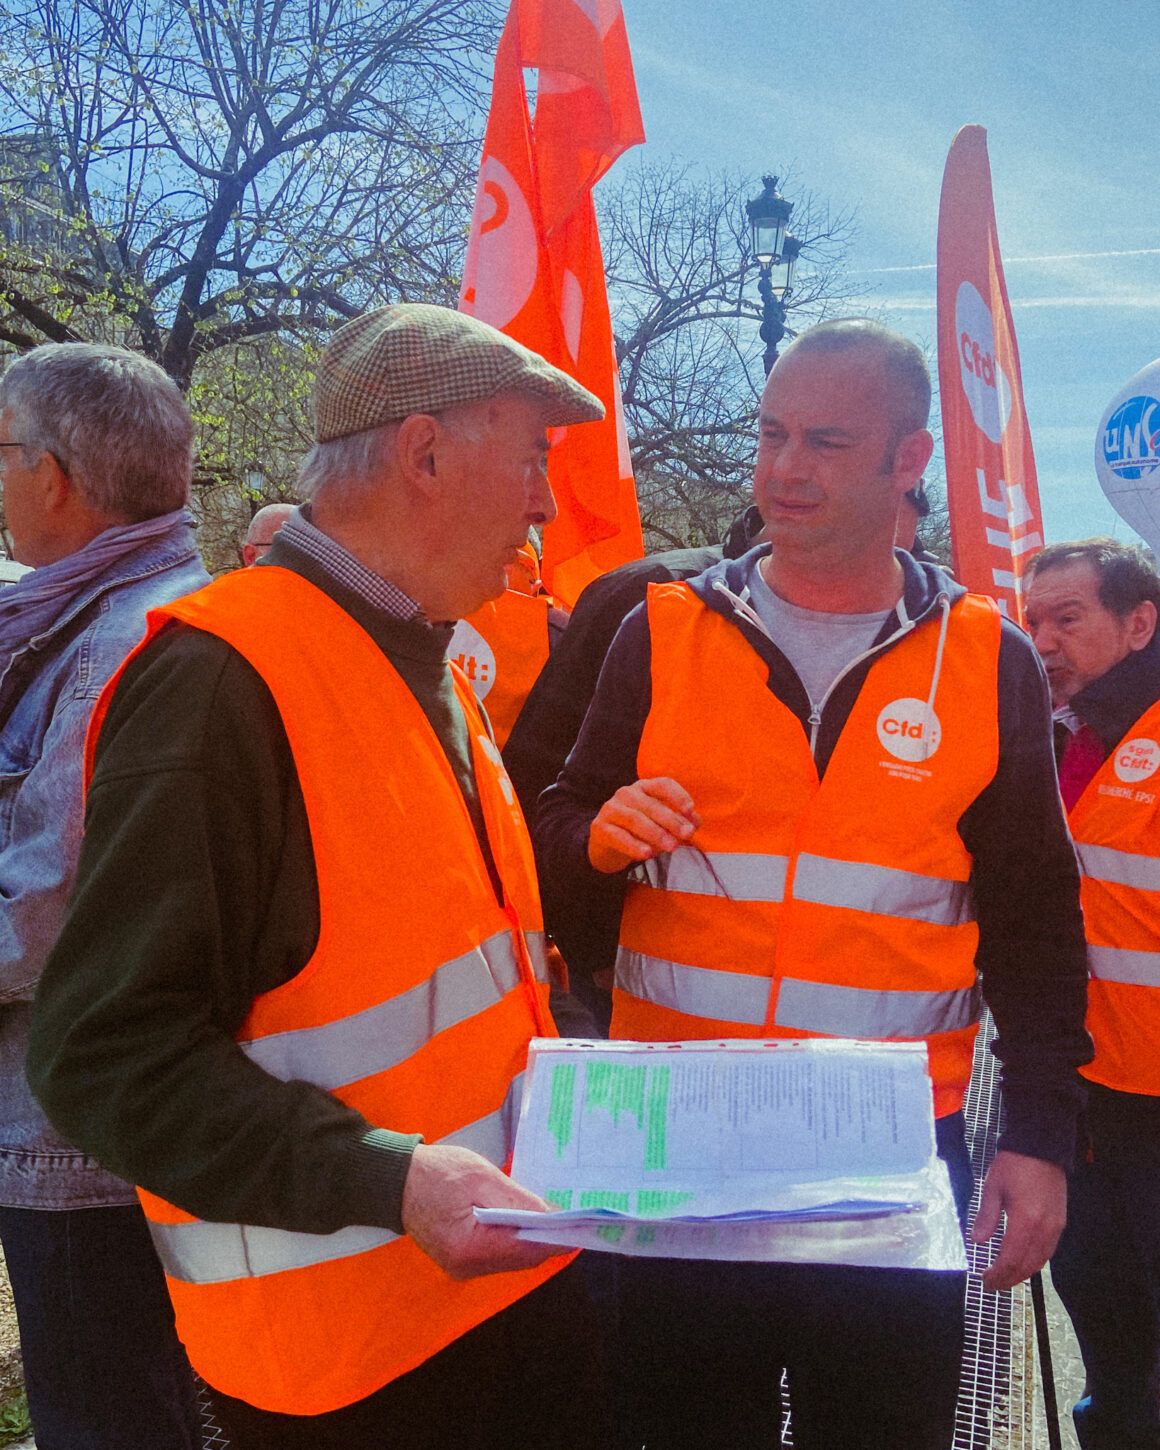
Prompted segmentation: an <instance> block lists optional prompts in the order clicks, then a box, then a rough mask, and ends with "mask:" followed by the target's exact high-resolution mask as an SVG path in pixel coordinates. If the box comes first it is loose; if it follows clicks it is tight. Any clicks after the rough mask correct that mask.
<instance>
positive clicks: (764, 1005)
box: [616, 947, 771, 1027]
mask: <svg viewBox="0 0 1160 1450" xmlns="http://www.w3.org/2000/svg"><path fill="white" fill-rule="evenodd" d="M616 985H617V986H618V987H619V988H620V990H621V991H622V992H627V993H628V994H629V996H631V997H639V998H640V999H641V1001H642V1002H654V1003H656V1005H657V1006H658V1007H669V1008H671V1009H672V1010H673V1011H674V1012H684V1013H686V1014H687V1015H688V1016H690V1017H712V1018H715V1019H716V1020H717V1021H718V1022H736V1023H739V1024H743V1025H744V1026H746V1027H760V1026H762V1024H763V1023H764V1022H765V1014H766V1012H767V1011H768V1010H769V991H770V985H771V984H770V980H769V978H768V977H750V976H746V975H744V974H743V973H741V972H715V971H711V970H709V969H708V968H706V967H688V966H685V965H684V964H683V963H681V962H667V961H665V960H664V959H663V958H661V957H650V956H646V955H645V954H644V953H643V952H632V951H629V950H628V948H627V947H621V948H620V949H619V950H618V951H617V953H616Z"/></svg>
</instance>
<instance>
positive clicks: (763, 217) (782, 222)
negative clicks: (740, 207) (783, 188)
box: [745, 176, 801, 377]
mask: <svg viewBox="0 0 1160 1450" xmlns="http://www.w3.org/2000/svg"><path fill="white" fill-rule="evenodd" d="M761 180H762V183H763V184H764V190H763V191H762V193H761V195H760V196H755V197H754V198H753V200H752V201H747V202H746V203H745V210H746V213H747V214H748V216H749V226H750V229H751V231H752V234H753V255H754V256H755V257H756V258H757V262H758V265H759V266H760V268H761V272H760V274H759V276H758V279H757V290H758V291H759V292H760V293H761V340H762V342H764V343H765V354H764V356H763V357H762V359H761V364H762V367H764V369H765V375H766V377H768V376H769V370H770V368H771V367H773V365H774V363H775V362H776V361H777V345H778V343H779V342H780V341H781V340H782V338H783V337H784V336H785V299H786V298H787V297H788V296H789V293H790V288H791V287H792V286H793V273H794V263H795V262H796V261H797V259H798V253H799V252H800V251H801V243H800V242H799V241H798V240H797V238H796V237H791V236H790V235H789V233H788V232H787V230H786V228H787V227H788V225H789V218H790V213H791V212H792V211H793V202H792V201H786V199H785V197H784V196H782V195H781V194H780V193H779V192H778V189H777V177H776V176H763V177H762V178H761Z"/></svg>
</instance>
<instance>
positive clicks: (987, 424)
mask: <svg viewBox="0 0 1160 1450" xmlns="http://www.w3.org/2000/svg"><path fill="white" fill-rule="evenodd" d="M955 331H956V333H957V334H958V341H959V375H960V377H961V378H962V383H963V392H964V393H965V395H966V399H967V402H968V403H969V404H970V409H971V416H972V417H973V418H974V420H975V424H976V426H977V427H978V429H979V431H980V433H982V434H983V436H984V437H985V438H986V439H987V440H988V441H989V442H991V443H994V444H1001V443H1002V441H1003V434H1004V432H1005V431H1006V429H1007V424H1008V423H1009V422H1010V421H1011V412H1012V406H1011V403H1012V391H1011V381H1010V379H1009V378H1008V377H1007V374H1006V373H1005V372H1004V371H1003V369H1002V367H1000V365H999V360H998V358H997V357H996V356H995V322H994V318H993V317H992V316H991V309H990V308H989V307H988V306H987V304H986V303H985V302H984V301H983V298H982V295H981V293H980V292H979V290H978V288H976V287H975V286H974V285H973V284H972V283H970V282H963V283H961V284H960V285H959V290H958V292H957V293H956V295H955ZM975 481H976V483H977V484H978V488H979V504H980V506H981V508H982V510H983V513H984V514H985V515H987V517H989V518H993V519H997V520H999V521H1000V523H1001V527H998V528H993V527H990V526H988V527H987V529H986V535H987V543H988V544H990V545H991V546H992V547H993V548H996V549H1002V550H1003V552H1004V554H1005V556H1006V558H1005V560H1004V562H1005V563H1006V562H1008V561H1011V560H1014V559H1018V558H1019V557H1020V556H1021V555H1023V554H1028V553H1031V552H1032V551H1033V550H1035V549H1040V548H1042V547H1043V536H1042V534H1040V533H1039V532H1038V531H1036V532H1035V533H1031V534H1025V535H1024V536H1023V537H1022V538H1018V537H1016V535H1017V534H1018V531H1019V530H1020V529H1021V528H1023V527H1024V526H1025V525H1026V524H1029V523H1032V522H1033V521H1034V519H1035V511H1034V510H1033V509H1032V508H1031V507H1030V506H1029V505H1028V502H1027V495H1026V491H1025V489H1024V485H1023V484H1022V483H1007V482H1006V481H1005V480H1004V479H1002V478H997V479H996V480H995V492H994V493H992V491H991V487H990V486H989V484H988V480H987V473H986V470H985V469H983V468H979V467H976V468H975ZM991 577H992V579H993V580H994V582H995V584H996V585H998V586H999V588H1001V589H1012V590H1015V591H1016V593H1018V590H1019V581H1018V580H1017V579H1016V577H1015V571H1014V570H1013V569H1011V568H1001V569H992V570H991ZM1000 608H1001V609H1003V610H1004V612H1006V601H1003V602H1001V603H1000Z"/></svg>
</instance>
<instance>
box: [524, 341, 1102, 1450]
mask: <svg viewBox="0 0 1160 1450" xmlns="http://www.w3.org/2000/svg"><path fill="white" fill-rule="evenodd" d="M929 405H930V380H929V377H928V375H927V371H926V365H925V362H924V361H923V358H922V355H921V353H920V352H919V351H918V349H917V348H915V347H914V346H913V344H911V343H909V342H907V341H906V340H905V339H903V338H901V337H899V336H897V335H896V334H894V333H891V332H889V331H887V330H886V329H884V328H881V327H879V326H878V325H877V324H874V323H871V322H867V321H864V320H860V319H848V320H843V321H836V322H832V323H826V324H822V325H821V326H819V327H817V328H814V329H812V330H811V331H809V332H807V333H805V334H803V335H802V337H800V338H799V339H798V340H797V341H796V342H795V343H793V345H792V346H790V347H789V348H787V349H786V351H785V352H784V353H783V354H782V356H781V358H780V359H779V361H778V362H777V364H776V365H775V367H774V368H773V370H772V372H771V374H770V376H769V380H768V383H767V386H766V390H765V393H764V396H763V399H762V403H761V411H760V430H761V431H760V442H759V446H758V456H757V465H756V470H755V474H754V491H755V495H756V498H757V502H758V505H759V506H760V508H761V512H762V515H763V517H764V519H765V522H766V527H767V530H768V537H769V540H770V543H769V544H768V545H762V546H759V547H758V548H756V549H753V550H752V551H750V552H749V553H748V554H746V555H744V556H743V557H742V558H740V559H737V560H726V561H724V562H723V563H722V564H720V565H716V566H714V567H713V568H711V569H709V570H708V571H707V572H706V573H705V574H702V575H700V576H699V577H698V578H695V579H692V580H689V581H687V582H684V583H681V582H675V583H671V584H661V585H656V586H653V587H652V588H651V589H650V591H649V596H648V599H647V601H646V604H645V605H644V606H643V607H642V608H641V609H638V610H637V611H635V612H634V613H633V614H630V615H629V617H628V619H627V620H626V621H625V623H624V625H623V626H622V628H621V630H620V633H619V634H618V636H617V639H616V641H615V642H614V644H613V646H612V649H611V650H610V652H609V655H608V658H607V660H606V662H605V665H604V669H603V672H602V674H601V677H600V683H599V685H598V687H597V691H596V695H595V697H594V699H593V703H592V706H591V708H590V710H589V713H588V716H587V719H586V720H585V723H584V727H583V729H582V731H581V734H580V738H579V740H578V741H577V744H576V747H575V749H574V750H573V752H572V754H571V755H570V757H569V760H568V763H567V765H566V766H565V768H564V771H563V773H562V775H561V777H560V780H559V782H558V784H557V785H556V786H555V787H553V788H552V789H551V790H549V791H547V792H546V793H545V795H544V796H543V798H542V799H541V802H540V809H539V814H538V818H537V826H536V832H537V853H538V857H539V861H540V867H541V873H542V875H543V876H544V878H545V880H550V881H551V883H552V890H553V892H559V891H562V890H565V889H568V888H569V887H570V888H571V889H572V890H573V891H574V893H575V897H576V900H577V903H578V909H586V910H588V911H589V912H590V913H591V915H592V918H593V920H594V921H595V920H597V919H598V918H600V917H601V916H602V915H603V917H604V918H605V919H607V918H608V917H609V916H612V917H613V919H616V918H619V928H620V935H619V948H618V951H617V955H616V964H615V980H614V990H613V1018H612V1035H613V1036H614V1037H627V1038H649V1039H685V1038H702V1039H704V1038H710V1039H712V1038H721V1037H729V1038H736V1037H758V1038H767V1037H801V1036H816V1035H829V1036H839V1037H862V1038H880V1039H920V1040H925V1042H926V1043H927V1046H928V1050H929V1054H930V1065H931V1075H932V1079H933V1085H934V1106H935V1113H936V1118H937V1139H938V1145H939V1150H940V1152H941V1154H942V1156H943V1157H944V1158H945V1159H947V1160H948V1164H949V1167H950V1170H951V1177H952V1183H953V1184H954V1185H955V1186H956V1189H957V1197H958V1198H959V1202H960V1210H961V1211H962V1210H965V1207H966V1199H967V1198H968V1197H969V1194H970V1188H971V1173H970V1166H969V1161H968V1159H967V1154H966V1150H965V1144H964V1131H963V1119H962V1115H961V1112H960V1108H961V1103H962V1099H963V1094H964V1091H965V1089H966V1086H967V1081H968V1078H969V1075H970V1071H971V1060H972V1050H973V1043H974V1038H975V1032H976V1023H977V1019H978V1015H979V1010H980V1001H979V984H978V980H977V976H978V974H979V973H981V975H982V978H983V981H984V983H985V986H986V992H987V998H988V1001H989V1003H990V1006H991V1008H992V1010H993V1012H994V1015H995V1019H996V1022H997V1024H998V1029H999V1037H998V1046H997V1050H998V1052H999V1055H1000V1057H1001V1058H1002V1061H1003V1064H1004V1086H1005V1093H1006V1108H1007V1126H1006V1130H1005V1132H1004V1135H1003V1137H1002V1138H1001V1140H1000V1145H999V1148H1000V1151H999V1153H998V1155H997V1156H996V1159H995V1162H994V1165H993V1167H992V1168H991V1171H990V1173H989V1175H988V1178H987V1182H986V1185H985V1187H984V1189H983V1194H982V1200H981V1205H980V1208H979V1212H978V1217H977V1221H976V1229H975V1236H976V1238H981V1239H986V1238H988V1237H989V1236H990V1235H991V1233H992V1232H993V1231H994V1230H995V1229H996V1228H997V1227H998V1223H999V1218H1000V1214H1001V1213H1002V1212H1004V1211H1005V1212H1006V1215H1007V1232H1006V1237H1005V1240H1004V1243H1003V1247H1002V1251H1001V1253H1000V1254H999V1257H998V1259H997V1260H996V1262H995V1264H994V1265H993V1266H992V1268H991V1269H990V1270H989V1272H988V1273H987V1274H986V1275H985V1277H984V1284H985V1286H986V1287H987V1288H992V1289H998V1288H1005V1287H1007V1286H1009V1285H1012V1284H1015V1283H1017V1282H1019V1281H1020V1280H1021V1279H1023V1278H1025V1277H1026V1276H1027V1275H1028V1274H1030V1273H1032V1272H1034V1271H1035V1270H1036V1269H1038V1268H1039V1267H1041V1265H1042V1264H1043V1263H1044V1261H1045V1260H1046V1259H1047V1257H1048V1255H1049V1254H1050V1253H1051V1251H1052V1249H1053V1248H1054V1246H1055V1242H1056V1239H1057V1237H1058V1235H1059V1231H1060V1229H1061V1228H1062V1226H1063V1220H1064V1213H1065V1197H1066V1176H1065V1169H1066V1167H1067V1166H1068V1165H1069V1163H1070V1155H1071V1152H1072V1148H1073V1145H1074V1135H1075V1116H1076V1112H1077V1110H1078V1106H1079V1101H1080V1096H1081V1089H1080V1085H1079V1079H1078V1076H1077V1074H1076V1067H1077V1065H1078V1064H1079V1063H1080V1062H1082V1061H1084V1060H1085V1059H1086V1057H1087V1056H1088V1055H1089V1051H1090V1045H1089V1042H1088V1039H1087V1037H1086V1034H1085V1033H1084V1030H1083V1011H1084V985H1085V981H1084V979H1085V971H1084V945H1083V933H1082V923H1081V919H1080V912H1079V902H1078V890H1079V884H1078V874H1077V871H1076V866H1075V859H1074V854H1073V852H1072V850H1071V846H1070V843H1069V841H1068V838H1067V830H1066V824H1065V822H1064V819H1063V814H1062V811H1061V808H1060V804H1059V797H1058V792H1057V790H1056V785H1055V772H1054V766H1053V761H1052V757H1051V738H1050V715H1049V705H1048V698H1047V691H1046V688H1045V681H1044V678H1043V671H1042V668H1041V667H1040V665H1039V663H1038V660H1037V659H1036V656H1035V653H1034V651H1033V649H1032V648H1031V645H1030V641H1029V640H1028V639H1027V637H1026V636H1025V635H1024V634H1023V633H1022V632H1021V631H1020V630H1018V629H1016V628H1015V627H1014V626H1013V625H1011V624H1009V623H1008V622H1006V621H1004V620H1002V619H1001V617H1000V615H999V612H998V610H997V608H996V607H995V605H994V603H993V602H992V601H991V600H989V599H984V598H980V597H976V596H971V595H968V594H967V593H966V591H965V590H963V589H962V587H961V586H959V585H957V584H955V583H954V581H952V580H951V579H950V578H949V577H948V576H947V575H946V574H944V573H942V572H941V571H940V570H938V569H937V568H934V567H933V566H930V565H924V564H919V563H916V562H915V561H914V560H913V559H912V558H911V556H910V555H909V554H906V553H905V552H903V551H901V550H899V551H895V549H894V547H893V541H894V537H895V529H896V525H897V515H898V507H899V502H900V499H901V498H902V495H903V494H904V493H905V492H906V491H907V490H908V489H910V488H913V487H914V486H915V484H916V483H917V481H918V479H919V478H920V477H921V475H922V471H923V468H924V467H925V465H926V463H927V460H928V458H929V456H930V452H931V447H932V442H931V436H930V434H929V433H928V432H927V430H926V420H927V413H928V409H929ZM622 1287H623V1297H622V1324H623V1326H624V1328H625V1332H626V1334H627V1337H628V1341H629V1343H628V1347H627V1349H626V1350H624V1351H623V1353H622V1358H623V1360H624V1362H625V1363H627V1364H630V1365H631V1367H632V1377H631V1380H630V1382H629V1383H628V1384H627V1385H626V1387H625V1392H626V1395H627V1398H628V1400H629V1403H630V1405H631V1406H632V1409H633V1413H634V1414H635V1416H636V1417H637V1418H636V1419H635V1420H633V1421H632V1423H631V1430H632V1436H631V1441H630V1442H626V1443H633V1444H635V1445H639V1444H640V1443H641V1442H642V1441H644V1442H645V1443H647V1445H648V1447H649V1450H674V1447H686V1446H687V1447H690V1450H691V1447H693V1446H696V1445H704V1444H712V1443H716V1444H729V1445H744V1446H751V1445H759V1444H768V1443H772V1442H773V1441H774V1440H775V1439H776V1435H777V1423H778V1418H777V1417H778V1406H779V1396H778V1379H779V1374H780V1370H781V1368H782V1367H783V1366H784V1367H786V1368H787V1369H788V1373H789V1382H790V1398H791V1405H792V1409H793V1417H794V1444H795V1445H797V1446H800V1447H806V1450H834V1447H837V1446H841V1447H842V1450H869V1447H876V1450H879V1447H886V1446H906V1447H907V1450H946V1446H947V1445H949V1443H950V1441H951V1438H952V1431H953V1420H954V1406H955V1399H956V1392H957V1386H958V1368H959V1356H960V1349H961V1335H962V1291H963V1281H962V1277H961V1276H959V1275H955V1274H933V1273H931V1274H924V1273H921V1272H916V1271H914V1270H897V1271H895V1270H885V1269H870V1268H850V1267H839V1266H837V1265H799V1264H785V1265H781V1264H773V1265H765V1264H716V1263H714V1264H699V1263H683V1262H676V1261H674V1262H665V1261H663V1260H644V1259H638V1260H629V1261H627V1262H626V1263H625V1265H624V1266H623V1269H622Z"/></svg>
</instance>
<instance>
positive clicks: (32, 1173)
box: [0, 343, 208, 1450]
mask: <svg viewBox="0 0 1160 1450" xmlns="http://www.w3.org/2000/svg"><path fill="white" fill-rule="evenodd" d="M192 443H193V425H192V422H191V420H190V416H189V410H188V409H187V407H186V406H185V402H184V400H183V399H182V397H181V394H180V393H179V392H178V390H177V388H176V386H175V385H174V383H173V382H172V381H171V380H170V379H169V378H168V377H166V375H165V374H164V373H163V372H162V370H161V369H160V368H159V367H157V366H156V364H154V363H151V362H149V361H147V360H146V359H145V358H142V357H138V356H136V355H134V354H133V353H130V352H126V351H125V350H123V349H122V348H116V347H98V346H90V345H87V344H79V343H66V344H50V345H48V346H45V347H39V348H35V349H34V350H33V351H31V352H29V353H27V354H26V355H25V356H23V357H21V358H18V359H17V360H16V361H15V362H13V363H11V364H10V365H9V367H8V369H7V371H6V372H5V374H4V376H3V378H2V379H0V481H2V482H3V487H4V510H5V517H6V520H7V526H8V530H9V532H10V534H11V537H12V541H13V549H14V553H15V556H16V558H17V559H18V560H19V561H20V562H21V563H22V564H26V565H31V566H32V569H31V572H30V573H26V574H25V575H24V576H23V578H21V579H20V580H19V581H18V582H17V583H15V584H12V585H11V586H10V587H8V588H6V589H5V590H4V591H3V593H2V594H0V1239H3V1244H4V1254H5V1257H6V1259H7V1262H8V1272H9V1277H10V1278H11V1281H12V1291H13V1295H14V1297H15V1301H16V1312H17V1316H18V1318H19V1321H20V1338H21V1345H22V1349H23V1354H24V1375H25V1382H26V1385H27V1388H28V1401H29V1406H30V1408H31V1411H32V1420H33V1425H34V1427H35V1430H36V1438H37V1444H38V1445H39V1446H40V1447H41V1450H78V1447H79V1446H84V1447H85V1450H126V1447H129V1446H140V1447H143V1450H190V1447H191V1446H193V1445H195V1444H197V1443H199V1437H198V1435H197V1433H196V1426H197V1424H198V1420H197V1415H196V1407H195V1405H194V1403H193V1377H192V1374H191V1372H190V1368H189V1364H188V1361H187V1360H186V1358H185V1355H184V1353H183V1351H182V1349H181V1346H180V1344H179V1343H178V1340H177V1337H176V1335H175V1333H174V1328H173V1313H172V1310H171V1308H170V1305H169V1300H168V1296H167V1295H166V1293H165V1284H164V1281H163V1279H162V1275H161V1270H160V1266H159V1265H158V1262H157V1257H156V1255H155V1253H154V1252H153V1248H152V1246H151V1243H150V1239H149V1234H148V1231H147V1229H146V1225H145V1220H144V1218H143V1216H142V1213H141V1209H140V1208H139V1206H138V1205H137V1201H136V1195H135V1193H134V1191H133V1188H132V1187H131V1185H130V1184H129V1183H126V1182H124V1181H122V1180H121V1179H120V1178H117V1177H115V1176H114V1175H113V1174H112V1173H109V1172H107V1171H106V1170H105V1169H103V1168H101V1167H99V1166H98V1165H97V1164H96V1163H95V1162H94V1161H93V1160H92V1159H91V1158H89V1157H88V1156H86V1154H85V1153H84V1152H82V1151H81V1150H80V1149H78V1148H76V1147H74V1146H72V1144H71V1143H70V1142H69V1141H67V1140H66V1139H65V1138H62V1137H61V1135H60V1134H59V1133H58V1132H56V1131H55V1130H54V1129H53V1128H51V1127H50V1126H49V1124H48V1123H47V1122H46V1121H45V1117H44V1114H43V1113H42V1112H41V1110H40V1108H39V1107H38V1105H37V1104H36V1102H35V1101H34V1100H33V1098H32V1095H31V1093H30V1092H29V1089H28V1085H27V1082H26V1081H25V1071H24V1058H25V1051H26V1048H27V1043H28V1033H29V1025H30V1020H31V1015H32V997H33V993H34V992H35V990H36V984H37V981H38V979H39V977H40V973H41V969H42V967H43V965H44V962H45V959H46V957H47V955H48V953H49V951H50V950H51V948H52V946H53V943H54V942H55V940H56V936H57V933H58V932H59V930H60V926H61V922H62V921H63V919H64V913H65V906H66V903H67V900H68V895H69V891H70V889H71V887H72V883H73V875H74V872H75V870H76V864H77V857H78V854H79V852H80V846H81V826H82V819H83V791H82V784H81V775H82V762H83V758H84V744H85V730H86V727H87V725H88V720H89V716H90V714H91V713H92V709H93V705H94V704H95V702H96V700H97V697H98V695H99V694H100V693H101V690H102V689H103V688H104V686H105V684H106V682H107V681H108V679H109V677H110V676H111V675H112V674H113V672H114V670H116V669H117V668H119V666H120V664H121V662H122V661H123V660H124V658H125V656H126V655H127V654H128V652H129V651H130V650H131V649H132V648H133V646H134V645H135V644H136V643H137V642H138V641H139V640H140V639H141V637H142V635H143V634H144V633H145V615H146V613H147V611H148V610H150V609H152V608H154V607H155V606H156V605H159V604H164V603H166V602H167V601H169V600H171V599H174V598H176V597H177V596H178V595H180V594H185V593H188V591H189V590H191V589H197V588H199V587H200V586H201V585H202V584H203V583H205V581H206V579H207V577H208V576H207V575H206V572H205V570H204V569H203V568H202V566H201V562H200V560H199V559H198V556H197V550H196V548H195V546H194V539H193V529H192V526H191V525H192V520H191V519H190V516H189V514H188V513H187V512H186V509H185V501H186V496H187V494H188V492H189V485H190V480H191V477H192V472H193V462H192ZM119 905H120V903H119V901H118V900H117V898H116V897H115V896H111V897H106V898H105V899H104V900H103V901H102V903H101V910H102V911H104V912H105V913H106V915H107V917H108V919H109V922H110V924H111V925H112V926H113V927H114V928H115V927H116V924H117V921H118V918H119Z"/></svg>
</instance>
